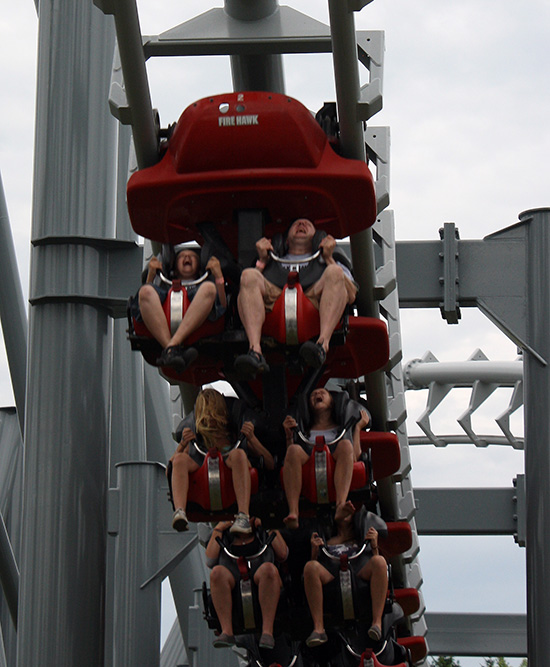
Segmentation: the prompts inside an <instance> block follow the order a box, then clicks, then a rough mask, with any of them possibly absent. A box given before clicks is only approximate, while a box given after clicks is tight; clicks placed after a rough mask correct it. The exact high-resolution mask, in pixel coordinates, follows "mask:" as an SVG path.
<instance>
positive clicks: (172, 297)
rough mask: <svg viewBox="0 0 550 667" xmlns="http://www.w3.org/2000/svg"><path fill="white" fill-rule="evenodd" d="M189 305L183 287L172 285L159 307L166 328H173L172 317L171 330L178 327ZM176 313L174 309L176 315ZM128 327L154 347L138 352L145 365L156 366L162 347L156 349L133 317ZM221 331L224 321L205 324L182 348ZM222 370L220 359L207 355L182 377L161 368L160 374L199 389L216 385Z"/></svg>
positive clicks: (147, 332) (145, 328)
mask: <svg viewBox="0 0 550 667" xmlns="http://www.w3.org/2000/svg"><path fill="white" fill-rule="evenodd" d="M180 296H181V306H178V305H177V303H178V301H179V299H178V297H180ZM190 303H191V302H190V301H189V297H188V296H187V290H186V289H185V287H182V286H181V283H180V282H179V281H173V282H172V287H171V288H170V290H169V291H168V296H167V297H166V300H165V301H164V304H163V306H162V307H163V310H164V314H165V316H166V321H167V322H168V326H169V328H172V327H171V323H172V317H174V326H177V325H179V323H180V322H181V320H182V319H183V316H184V315H185V313H186V312H187V308H189V304H190ZM175 309H177V312H176V311H175ZM173 310H174V312H173ZM131 327H133V329H134V332H133V333H134V334H135V336H139V337H142V338H148V339H149V340H151V342H152V343H153V346H152V347H151V348H149V349H146V347H147V346H143V345H139V346H138V349H141V350H142V352H143V356H144V357H145V360H146V361H147V362H148V363H150V364H153V365H155V361H156V359H157V358H158V356H159V354H160V351H161V346H160V345H158V347H157V346H156V345H154V342H155V339H154V337H153V335H152V334H151V332H150V331H149V329H148V328H147V327H146V325H145V324H144V322H140V321H138V320H136V319H135V318H134V317H132V324H131ZM224 328H225V318H224V317H223V316H222V317H220V318H219V319H217V320H216V321H215V322H212V321H210V320H206V321H205V322H203V323H202V324H201V326H200V327H199V328H198V329H197V330H196V331H194V332H193V333H192V334H190V335H189V336H188V337H187V339H186V340H185V344H186V345H193V344H194V343H196V342H197V341H199V340H201V339H204V338H209V337H211V336H216V335H219V334H222V333H223V331H224ZM134 349H136V348H134ZM221 367H222V364H221V362H220V360H219V359H214V358H212V357H209V356H207V355H204V354H201V356H200V357H199V359H198V360H197V361H196V362H195V363H194V364H192V365H191V366H190V367H189V368H188V369H186V370H185V372H184V373H177V372H176V371H175V370H174V369H172V368H163V374H164V375H165V376H166V377H167V378H168V379H169V380H174V381H176V382H188V383H190V384H194V385H195V386H199V387H200V386H202V385H203V384H209V383H211V382H216V380H220V379H222V374H221Z"/></svg>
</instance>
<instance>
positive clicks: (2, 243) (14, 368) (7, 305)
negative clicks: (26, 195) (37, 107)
mask: <svg viewBox="0 0 550 667" xmlns="http://www.w3.org/2000/svg"><path fill="white" fill-rule="evenodd" d="M0 266H2V267H3V271H2V280H1V281H0V321H1V322H2V332H3V334H4V344H5V346H6V353H7V357H8V364H9V367H10V375H11V384H12V387H13V395H14V397H15V405H16V406H17V416H18V417H19V425H20V427H21V434H23V425H24V423H25V382H26V375H27V312H26V308H25V302H24V300H23V291H22V289H21V280H20V278H19V271H18V269H17V258H16V255H15V247H14V245H13V236H12V233H11V227H10V220H9V215H8V207H7V205H6V198H5V195H4V187H3V185H2V177H1V176H0Z"/></svg>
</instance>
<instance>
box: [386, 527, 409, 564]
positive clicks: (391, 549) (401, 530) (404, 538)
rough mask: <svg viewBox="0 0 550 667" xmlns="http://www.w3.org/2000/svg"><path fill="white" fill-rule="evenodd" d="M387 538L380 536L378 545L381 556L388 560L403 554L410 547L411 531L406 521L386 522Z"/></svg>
mask: <svg viewBox="0 0 550 667" xmlns="http://www.w3.org/2000/svg"><path fill="white" fill-rule="evenodd" d="M386 523H387V526H388V534H387V536H383V535H380V536H379V537H378V543H379V545H380V551H381V552H382V555H383V556H384V557H385V558H386V559H388V558H393V557H394V556H399V554H404V553H405V552H406V551H408V550H409V549H410V548H411V546H412V531H411V527H410V525H409V524H408V523H407V522H406V521H387V522H386Z"/></svg>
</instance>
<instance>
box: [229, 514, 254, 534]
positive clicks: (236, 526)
mask: <svg viewBox="0 0 550 667" xmlns="http://www.w3.org/2000/svg"><path fill="white" fill-rule="evenodd" d="M229 532H230V533H251V532H252V526H251V525H250V517H249V516H248V514H245V513H244V512H239V513H238V514H237V516H236V517H235V521H233V525H232V526H231V528H230V529H229Z"/></svg>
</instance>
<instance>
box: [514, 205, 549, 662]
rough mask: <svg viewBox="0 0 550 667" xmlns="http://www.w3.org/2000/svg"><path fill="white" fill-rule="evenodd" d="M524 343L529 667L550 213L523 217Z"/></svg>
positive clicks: (542, 451)
mask: <svg viewBox="0 0 550 667" xmlns="http://www.w3.org/2000/svg"><path fill="white" fill-rule="evenodd" d="M520 220H521V221H522V222H524V223H525V224H526V225H527V341H528V344H529V346H530V347H531V348H532V349H534V350H536V352H537V353H538V354H539V355H540V356H541V357H542V358H543V359H544V361H545V362H546V363H544V364H543V363H541V361H540V360H539V359H537V358H536V357H535V356H534V355H532V354H531V353H530V352H526V353H525V355H524V364H525V372H524V377H525V387H524V391H525V394H524V396H525V486H526V509H527V543H526V558H527V618H528V623H527V636H528V655H529V667H543V665H546V664H547V663H548V656H549V655H550V634H549V633H548V623H549V621H550V612H549V610H550V578H549V577H548V563H549V562H550V541H549V539H548V526H549V525H550V483H549V480H550V446H549V443H550V410H549V409H548V406H549V405H550V367H549V364H550V336H549V335H548V332H549V331H550V209H548V208H546V209H534V210H531V211H525V212H524V213H522V214H521V215H520Z"/></svg>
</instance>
